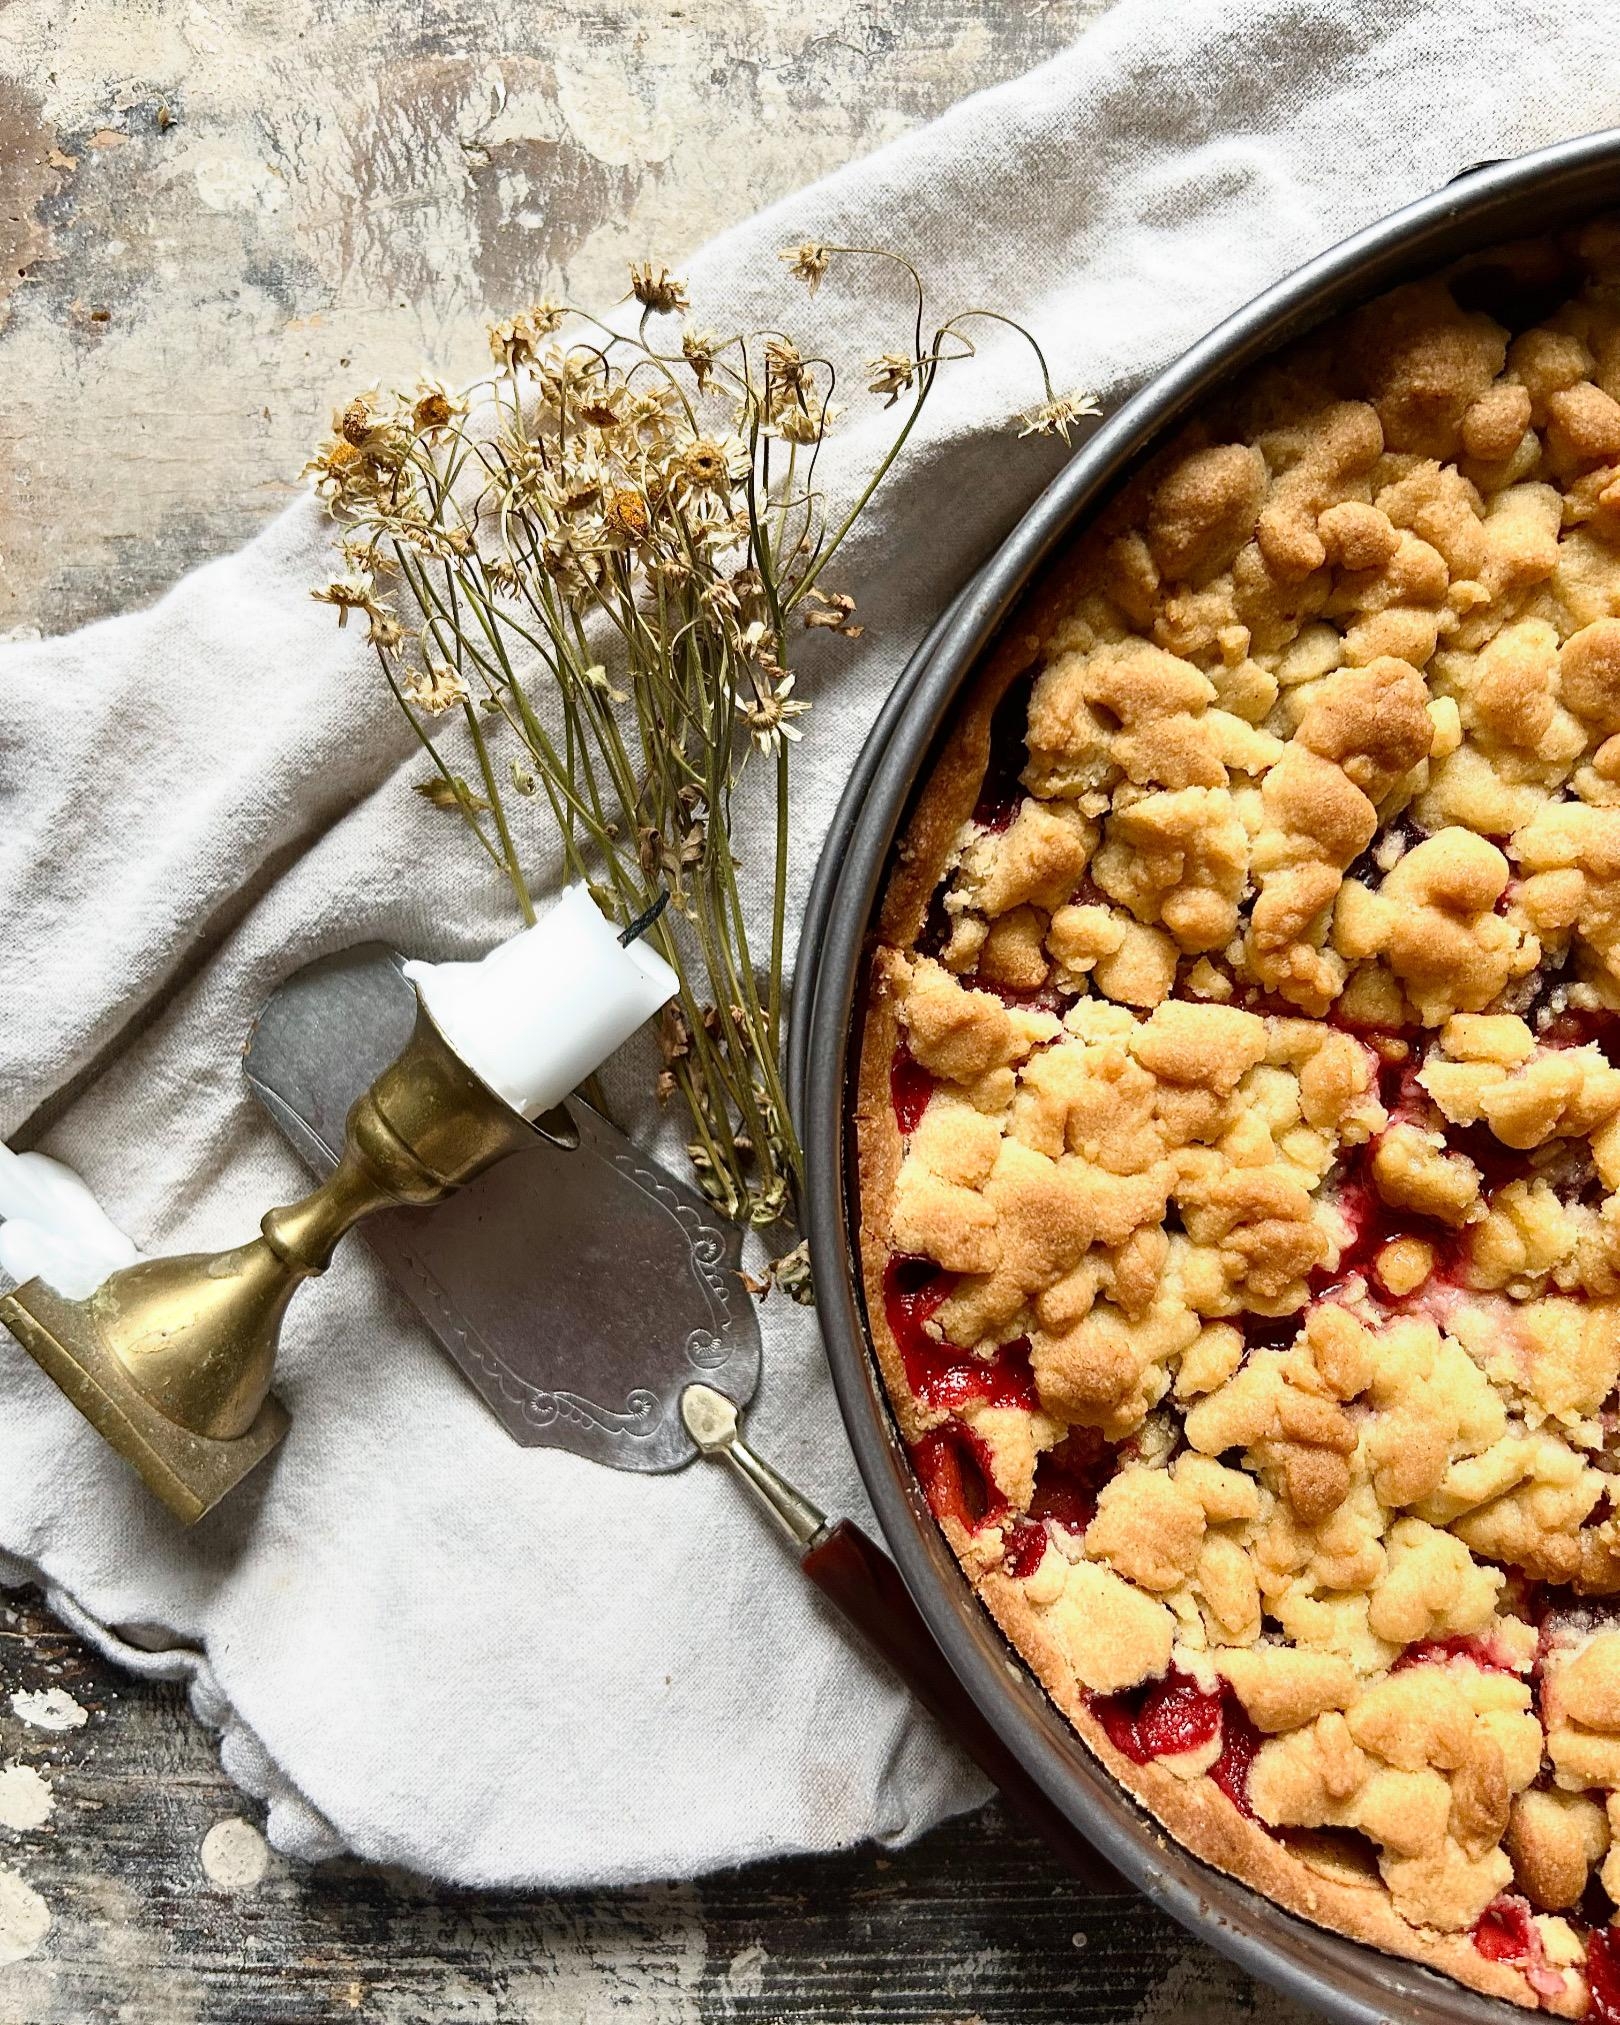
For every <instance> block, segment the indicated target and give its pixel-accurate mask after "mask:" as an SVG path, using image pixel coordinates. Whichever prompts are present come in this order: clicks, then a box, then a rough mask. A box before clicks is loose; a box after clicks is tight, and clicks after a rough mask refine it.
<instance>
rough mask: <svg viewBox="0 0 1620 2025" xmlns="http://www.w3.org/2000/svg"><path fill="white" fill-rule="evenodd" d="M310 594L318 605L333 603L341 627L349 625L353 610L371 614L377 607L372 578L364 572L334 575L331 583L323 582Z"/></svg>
mask: <svg viewBox="0 0 1620 2025" xmlns="http://www.w3.org/2000/svg"><path fill="white" fill-rule="evenodd" d="M310 596H311V597H312V598H313V599H314V600H315V602H316V604H318V605H333V606H335V607H336V608H337V615H338V625H339V627H340V628H341V627H344V626H347V625H348V623H349V614H350V613H351V612H365V613H367V614H369V613H370V612H372V611H373V610H374V609H375V604H376V598H375V591H374V587H373V585H372V581H371V578H370V577H369V576H368V575H366V574H364V573H363V572H362V573H359V574H357V575H354V576H347V577H333V579H332V580H331V582H330V583H326V584H322V586H321V587H320V589H319V590H315V591H311V592H310Z"/></svg>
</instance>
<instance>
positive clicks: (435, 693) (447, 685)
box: [402, 661, 468, 717]
mask: <svg viewBox="0 0 1620 2025" xmlns="http://www.w3.org/2000/svg"><path fill="white" fill-rule="evenodd" d="M402 686H403V688H404V691H405V694H406V696H407V698H408V699H409V700H410V701H411V702H412V703H414V704H415V705H416V707H417V709H418V710H420V711H423V712H424V713H425V714H426V715H427V716H429V717H442V716H443V715H444V713H445V712H446V711H447V710H454V709H455V707H456V705H457V704H458V703H465V702H466V701H467V695H468V691H467V685H466V683H465V682H464V681H463V680H462V679H461V677H460V675H459V674H457V672H456V670H455V669H454V668H452V667H451V666H450V665H449V664H448V662H444V661H424V662H423V663H422V665H421V666H420V667H419V668H413V669H412V670H411V672H410V673H409V674H408V675H407V676H406V677H405V680H404V683H403V685H402Z"/></svg>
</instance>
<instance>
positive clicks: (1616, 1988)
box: [1586, 1927, 1620, 2025]
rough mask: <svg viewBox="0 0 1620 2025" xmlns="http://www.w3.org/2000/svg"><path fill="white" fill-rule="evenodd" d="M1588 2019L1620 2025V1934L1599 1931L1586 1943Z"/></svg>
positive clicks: (1588, 1937)
mask: <svg viewBox="0 0 1620 2025" xmlns="http://www.w3.org/2000/svg"><path fill="white" fill-rule="evenodd" d="M1586 1987H1587V1990H1588V1992H1589V1996H1588V2001H1587V2007H1586V2015H1587V2017H1588V2018H1593V2019H1596V2020H1597V2025H1620V1933H1616V1931H1615V1929H1614V1928H1613V1927H1598V1928H1595V1929H1594V1930H1593V1932H1592V1933H1590V1934H1589V1935H1588V1936H1587V1940H1586Z"/></svg>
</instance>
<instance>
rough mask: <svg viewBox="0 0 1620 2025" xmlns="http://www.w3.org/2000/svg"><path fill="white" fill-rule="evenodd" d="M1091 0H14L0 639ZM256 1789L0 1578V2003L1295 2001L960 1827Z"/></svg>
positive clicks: (182, 540)
mask: <svg viewBox="0 0 1620 2025" xmlns="http://www.w3.org/2000/svg"><path fill="white" fill-rule="evenodd" d="M1104 4H1106V0H908V4H905V5H903V6H902V5H900V4H898V0H888V4H878V0H694V4H689V5H681V6H676V5H670V4H667V0H577V4H563V0H478V4H476V5H474V4H469V0H417V4H416V5H415V6H414V7H411V8H408V9H407V8H402V7H400V6H397V5H393V6H384V5H382V4H380V0H175V4H172V5H166V6H161V7H160V6H155V5H151V4H148V0H102V4H101V5H99V6H95V7H88V8H84V9H65V8H61V7H55V6H49V5H47V4H45V0H10V4H9V6H8V7H6V8H4V9H3V10H0V385H3V387H4V389H5V394H4V398H3V399H0V454H3V456H4V459H5V462H6V465H7V467H8V482H7V483H6V484H5V485H4V486H0V636H4V635H6V634H8V633H16V632H19V631H20V632H29V631H32V630H34V629H39V630H41V631H44V632H55V631H59V630H62V629H64V628H67V627H70V626H76V625H80V624H82V623H84V622H85V621H86V620H89V619H92V618H96V617H98V616H100V615H101V614H103V613H107V612H112V611H117V610H120V609H123V608H125V607H127V606H129V605H132V604H136V603H139V602H141V601H143V600H146V599H148V598H150V597H152V596H154V595H155V594H156V593H157V592H159V591H160V590H162V589H163V588H164V587H165V586H166V585H167V584H169V583H171V582H172V581H173V580H174V578H175V577H177V576H178V575H179V574H180V573H181V572H182V571H183V570H184V569H186V568H187V567H188V566H190V565H191V564H193V563H195V562H198V561H200V560H202V559H203V558H205V557H207V556H210V555H214V554H217V553H219V552H221V551H223V550H226V549H229V548H231V547H233V546H235V545H236V544H238V543H239V542H241V541H242V540H244V539H245V538H246V537H247V536H248V535H249V534H251V533H252V532H253V530H254V529H255V528H256V527H258V526H259V525H260V524H261V523H262V522H263V521H264V520H265V519H266V518H267V517H268V516H269V515H270V514H271V513H272V512H273V511H274V510H275V508H276V507H277V505H278V504H279V503H280V502H281V501H282V500H283V499H285V498H287V497H289V496H290V495H291V493H292V491H293V489H294V488H295V486H296V483H297V473H298V470H299V466H300V464H301V463H302V460H303V457H304V455H305V451H306V446H307V444H308V442H309V440H310V438H311V436H312V435H313V434H314V433H315V432H316V430H317V429H318V428H319V426H320V425H321V424H322V423H323V422H324V420H325V417H326V413H327V411H328V409H329V408H330V407H331V405H332V403H333V401H334V400H335V399H336V398H337V396H338V395H339V394H341V393H347V392H348V391H350V390H351V389H352V386H353V384H354V381H355V378H356V375H357V374H359V373H361V372H362V371H363V374H364V376H365V377H366V378H370V377H371V376H373V375H380V376H383V377H385V378H386V377H390V376H393V375H396V374H400V373H405V374H409V373H410V372H412V371H414V369H415V368H416V367H417V366H418V365H419V364H421V363H422V362H424V361H430V362H432V363H433V364H435V365H437V366H440V367H442V368H443V369H444V370H445V371H447V372H448V373H450V374H452V375H454V374H456V373H458V372H461V373H467V372H470V371H472V370H473V369H475V367H476V365H477V363H478V361H479V359H480V356H481V354H482V349H483V341H482V326H483V324H484V322H485V320H486V315H487V314H489V313H495V312H498V311H500V310H502V309H504V308H505V307H508V306H510V305H513V304H516V303H521V302H525V301H528V300H530V299H531V298H532V297H534V296H536V295H538V294H541V293H544V292H548V291H549V292H556V293H564V292H566V293H567V294H569V295H571V296H573V297H574V298H576V299H587V300H588V299H590V298H591V297H592V296H596V297H599V298H601V299H604V300H606V299H611V298H613V297H615V296H617V295H618V294H619V293H620V292H621V291H622V287H623V272H624V262H625V260H626V259H627V258H630V257H640V256H643V255H646V254H655V255H658V256H661V257H665V258H671V259H674V258H678V257H679V255H680V254H681V253H683V252H684V251H686V250H687V249H689V248H690V247H691V246H693V245H695V244H696V243H698V242H699V241H700V240H702V239H703V238H705V237H706V236H708V234H709V233H710V232H712V231H713V230H715V229H717V228H718V227H720V226H722V225H724V224H725V223H727V222H728V221H730V220H731V219H732V218H734V217H735V216H737V215H739V214H741V213H743V212H745V211H748V210H751V209H753V208H755V207H756V206H758V205H760V204H762V203H764V202H766V201H768V200H770V199H771V198H774V197H777V196H779V195H781V194H783V193H784V192H786V191H788V190H790V189H792V188H793V187H795V186H796V185H798V184H800V183H802V182H803V181H805V180H807V179H808V178H810V177H812V176H814V175H816V174H818V173H820V172H821V171H823V170H826V169H830V168H833V167H835V166H836V165H837V164H839V163H840V162H843V161H845V160H847V159H848V158H849V157H851V156H853V155H855V154H858V153H860V152H862V151H864V150H866V149H868V148H870V147H872V146H874V145H876V144H878V143H880V142H882V141H884V140H887V139H889V138H890V137H892V136H893V135H896V134H898V133H900V132H902V131H904V130H905V129H906V128H908V127H910V126H912V125H915V124H916V123H918V122H919V121H922V120H924V119H927V118H929V117H930V116H931V115H933V114H935V113H937V112H939V111H940V110H942V109H943V108H944V107H945V106H947V105H948V104H950V103H951V102H952V101H953V100H955V99H957V98H959V97H961V96H962V95H963V94H964V93H966V92H968V91H971V90H974V89H976V88H978V87H979V86H981V85H985V84H988V83H992V82H994V81H995V80H997V79H999V78H1002V77H1005V76H1009V75H1012V74H1015V73H1016V72H1018V71H1020V70H1022V69H1024V68H1026V67H1028V66H1029V65H1031V64H1034V63H1036V62H1038V61H1040V60H1041V59H1042V58H1043V57H1045V56H1047V55H1049V54H1051V53H1052V52H1053V51H1055V50H1057V49H1058V48H1060V47H1062V46H1063V45H1064V44H1065V43H1066V42H1068V41H1069V40H1070V39H1071V38H1072V37H1073V36H1074V35H1076V34H1077V33H1079V32H1080V31H1081V30H1082V29H1083V27H1084V25H1085V23H1086V22H1087V20H1088V19H1089V18H1090V17H1091V16H1093V15H1095V14H1096V13H1098V12H1100V11H1101V9H1102V7H1103V5H1104ZM6 1602H9V1604H10V1606H11V1607H10V1608H9V1609H8V1608H6V1607H5V1603H6ZM52 1690H55V1691H57V1692H56V1693H54V1694H52V1692H51V1691H52ZM16 1695H20V1696H22V1697H23V1700H22V1703H21V1705H20V1711H19V1708H18V1705H17V1704H16V1703H14V1701H13V1697H14V1696H16ZM41 1696H48V1697H49V1699H46V1700H41V1699H37V1698H38V1697H41ZM64 1697H71V1701H69V1700H66V1699H64ZM79 1710H82V1711H84V1712H86V1715H87V1720H85V1721H83V1722H82V1723H80V1721H79V1716H78V1713H77V1711H79ZM29 1716H31V1717H32V1720H29V1719H27V1718H28V1717H29ZM42 1721H44V1722H47V1723H49V1722H52V1721H55V1722H57V1723H59V1724H60V1723H71V1724H74V1725H77V1726H76V1727H67V1728H62V1727H57V1728H50V1727H41V1726H40V1725H41V1722H42ZM47 1809H48V1811H47ZM253 1813H254V1810H253V1808H252V1806H251V1805H250V1804H249V1803H247V1802H246V1801H245V1800H244V1799H243V1798H242V1796H241V1795H240V1794H238V1793H237V1792H235V1791H234V1789H232V1788H231V1786H230V1785H229V1784H228V1783H227V1782H226V1780H225V1779H224V1777H223V1776H222V1774H221V1773H220V1772H219V1770H218V1768H217V1766H216V1764H215V1762H214V1759H213V1754H212V1750H211V1747H210V1743H209V1740H208V1738H207V1736H206V1734H205V1733H204V1732H203V1731H202V1730H201V1729H200V1728H199V1727H198V1726H197V1725H196V1724H195V1723H194V1722H193V1721H192V1720H191V1718H190V1716H189V1715H188V1714H187V1712H186V1710H185V1707H184V1704H183V1702H182V1700H181V1698H180V1696H179V1693H178V1691H177V1690H172V1689H162V1688H152V1687H146V1686H137V1685H135V1684H134V1683H132V1682H130V1681H129V1680H127V1679H125V1678H124V1677H123V1676H121V1675H119V1674H118V1673H116V1672H115V1671H113V1670H112V1669H111V1668H109V1667H108V1666H106V1665H105V1664H103V1663H102V1662H101V1661H100V1660H98V1659H97V1658H95V1657H94V1656H92V1655H91V1654H89V1653H87V1652H86V1651H85V1650H84V1649H83V1648H82V1647H81V1646H80V1645H79V1644H78V1643H77V1641H75V1640H74V1639H73V1638H72V1637H70V1636H69V1635H68V1634H67V1633H65V1632H63V1631H62V1630H61V1629H60V1628H58V1627H56V1626H55V1625H53V1623H52V1622H51V1620H50V1619H49V1618H48V1617H47V1616H46V1615H45V1614H44V1613H43V1611H42V1610H41V1608H40V1607H39V1604H38V1600H37V1598H30V1597H27V1596H14V1597H12V1598H10V1599H4V1600H0V2025H82V2021H85V2020H88V2019H92V2018H96V2019H101V2018H105V2019H117V2020H128V2021H131V2025H234V2021H238V2020H242V2021H246V2020H253V2021H255V2025H324V2021H328V2020H334V2021H335V2020H350V2019H359V2020H375V2021H379V2025H381V2021H388V2025H444V2021H450V2020H456V2021H467V2025H483V2021H525V2025H527V2021H537V2020H547V2021H550V2020H557V2021H570V2025H572V2021H582V2025H600V2021H604V2020H606V2019H608V2018H609V2017H610V2016H611V2017H612V2018H614V2019H623V2020H624V2021H625V2025H677V2021H679V2025H693V2021H714V2020H721V2019H736V2020H761V2021H764V2020H771V2021H789V2020H791V2021H800V2020H819V2021H827V2025H852V2021H856V2020H884V2021H900V2020H916V2021H923V2020H930V2021H940V2025H945V2021H963V2025H967V2021H975V2020H979V2021H996V2025H999V2021H1008V2025H1012V2021H1014V2020H1016V2021H1018V2025H1047V2021H1050V2025H1081V2021H1087V2020H1096V2021H1110V2025H1112V2021H1125V2020H1131V2021H1149V2020H1152V2021H1164V2025H1169V2021H1172V2020H1182V2019H1188V2020H1191V2019H1197V2020H1200V2021H1208V2025H1222V2021H1225V2020H1234V2021H1235V2020H1238V2019H1255V2018H1258V2019H1261V2020H1263V2021H1273V2025H1284V2021H1292V2020H1295V2019H1297V2018H1298V2017H1299V2015H1300V2014H1298V2013H1296V2012H1295V2011H1294V2010H1293V2009H1292V2007H1290V2006H1287V2005H1284V2004H1282V2003H1280V2002H1279V2001H1278V2000H1276V1999H1274V1998H1272V1997H1270V1996H1269V1994H1267V1993H1265V1992H1256V1991H1254V1990H1253V1989H1251V1988H1250V1987H1249V1986H1248V1985H1247V1984H1246V1982H1245V1981H1244V1979H1243V1978H1241V1977H1240V1976H1238V1975H1236V1974H1235V1973H1234V1972H1232V1971H1230V1970H1228V1969H1227V1968H1225V1966H1224V1965H1223V1964H1221V1963H1220V1962H1219V1961H1218V1960H1217V1959H1216V1958H1215V1957H1214V1956H1213V1955H1210V1954H1209V1953H1207V1952H1206V1951H1205V1950H1203V1949H1201V1948H1199V1947H1197V1946H1195V1945H1194V1944H1192V1943H1190V1942H1187V1941H1185V1940H1184V1939H1183V1938H1182V1937H1181V1936H1180V1934H1179V1932H1178V1931H1177V1930H1176V1929H1175V1928H1173V1927H1172V1926H1171V1925H1170V1924H1169V1923H1168V1922H1167V1921H1166V1920H1164V1919H1163V1918H1162V1917H1161V1916H1160V1915H1158V1914H1156V1913H1154V1912H1153V1911H1151V1910H1150V1909H1149V1908H1148V1907H1147V1906H1146V1905H1145V1904H1144V1903H1143V1902H1141V1901H1139V1900H1127V1899H1120V1900H1086V1899H1084V1898H1083V1897H1081V1896H1080V1895H1079V1894H1078V1893H1077V1892H1076V1890H1075V1889H1074V1887H1073V1886H1072V1885H1071V1884H1070V1883H1069V1882H1068V1881H1067V1880H1066V1879H1065V1878H1064V1877H1063V1876H1062V1875H1061V1874H1060V1873H1059V1872H1058V1871H1057V1870H1056V1869H1055V1868H1054V1866H1053V1865H1052V1864H1051V1863H1050V1862H1049V1861H1048V1860H1047V1858H1046V1857H1045V1855H1044V1854H1043V1852H1042V1851H1041V1849H1040V1848H1038V1847H1036V1846H1034V1845H1033V1844H1031V1842H1030V1841H1029V1840H1028V1839H1027V1838H1026V1837H1025V1836H1024V1835H1022V1834H1021V1833H1020V1832H1019V1831H1018V1830H1017V1829H1015V1828H1013V1827H1011V1826H1009V1824H1008V1823H1007V1821H1006V1820H1005V1819H1004V1818H1003V1817H1002V1815H1001V1814H1000V1812H999V1810H996V1809H992V1810H990V1811H989V1812H987V1813H986V1814H983V1815H980V1816H978V1817H976V1818H974V1819H971V1820H967V1821H963V1822H958V1823H953V1824H950V1825H948V1826H947V1827H945V1828H943V1829H941V1830H939V1831H937V1832H936V1833H935V1834H933V1835H931V1836H929V1837H927V1838H926V1839H925V1840H924V1841H923V1842H922V1843H920V1844H919V1845H917V1846H916V1847H914V1848H913V1849H911V1850H908V1851H906V1852H904V1853H902V1854H898V1855H884V1854H881V1853H877V1852H874V1851H872V1850H869V1849H865V1850H858V1851H854V1852H852V1853H850V1854H848V1855H845V1856H839V1857H830V1858H825V1859H820V1860H814V1861H808V1860H807V1861H794V1862H778V1863H771V1864H764V1865H760V1866H758V1867H756V1868H754V1869H752V1870H748V1871H745V1872H741V1873H737V1874H734V1875H729V1876H724V1877H719V1878H714V1879H710V1880H706V1881H704V1882H702V1883H699V1884H679V1885H665V1886H659V1887H653V1888H648V1889H645V1890H640V1891H627V1892H619V1893H611V1894H608V1893H603V1894H597V1895H592V1896H589V1897H579V1896H574V1897H566V1898H545V1897H534V1896H522V1897H520V1896H517V1895H490V1894H485V1895H481V1896H475V1895H472V1894H468V1893H460V1892H454V1891H448V1890H443V1889H440V1888H437V1887H435V1886H432V1885H430V1884H425V1883H422V1882H421V1881H419V1880H416V1879H413V1878H409V1877H405V1876H403V1875H400V1874H397V1873H393V1872H387V1871H382V1870H377V1869H371V1868H367V1867H364V1866H361V1865H332V1866H327V1867H325V1868H323V1869H320V1870H315V1871H306V1870H299V1869H294V1868H290V1867H289V1866H288V1865H286V1864H285V1863H283V1862H282V1861H281V1860H280V1859H279V1858H277V1857H275V1856H273V1855H272V1854H271V1853H270V1852H269V1851H268V1850H267V1849H266V1848H265V1845H264V1843H263V1841H262V1839H261V1838H260V1837H259V1835H258V1833H257V1830H256V1829H255V1828H254V1827H253V1826H252V1825H251V1821H252V1816H253ZM221 1824H229V1825H225V1826H221Z"/></svg>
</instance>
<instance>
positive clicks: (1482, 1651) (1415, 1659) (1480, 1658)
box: [1389, 1633, 1518, 1673]
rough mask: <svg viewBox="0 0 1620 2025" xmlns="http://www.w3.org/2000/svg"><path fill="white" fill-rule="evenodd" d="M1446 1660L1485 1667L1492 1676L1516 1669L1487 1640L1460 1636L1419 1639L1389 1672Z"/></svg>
mask: <svg viewBox="0 0 1620 2025" xmlns="http://www.w3.org/2000/svg"><path fill="white" fill-rule="evenodd" d="M1448 1659H1471V1660H1472V1661H1473V1662H1474V1664H1475V1666H1482V1667H1488V1668H1489V1669H1490V1670H1491V1672H1493V1673H1515V1672H1517V1670H1518V1669H1517V1668H1516V1667H1515V1666H1514V1664H1513V1662H1512V1661H1511V1660H1510V1659H1509V1658H1508V1656H1507V1654H1506V1653H1505V1652H1503V1651H1502V1649H1501V1648H1500V1646H1495V1645H1492V1644H1491V1642H1490V1640H1489V1639H1486V1638H1475V1637H1467V1636H1464V1635H1462V1634H1461V1633H1459V1634H1458V1635H1457V1636H1456V1637H1455V1638H1422V1639H1419V1640H1418V1642H1417V1644H1416V1645H1409V1646H1408V1647H1407V1648H1406V1650H1405V1652H1403V1653H1402V1654H1401V1656H1400V1658H1399V1659H1397V1660H1395V1661H1394V1662H1393V1663H1392V1664H1391V1666H1390V1669H1389V1670H1390V1672H1391V1673H1401V1672H1403V1671H1404V1670H1405V1668H1407V1667H1409V1666H1424V1665H1427V1664H1428V1662H1429V1661H1430V1660H1448Z"/></svg>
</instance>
